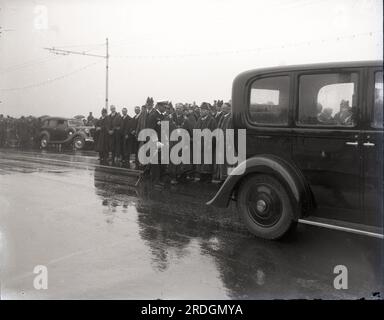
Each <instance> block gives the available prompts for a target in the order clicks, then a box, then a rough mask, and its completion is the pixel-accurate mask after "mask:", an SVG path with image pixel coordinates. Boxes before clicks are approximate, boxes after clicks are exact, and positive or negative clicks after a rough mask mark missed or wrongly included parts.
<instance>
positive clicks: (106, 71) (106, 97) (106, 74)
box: [105, 38, 109, 110]
mask: <svg viewBox="0 0 384 320" xmlns="http://www.w3.org/2000/svg"><path fill="white" fill-rule="evenodd" d="M105 40H106V41H105V48H106V52H105V108H106V109H107V110H108V81H109V78H108V75H109V49H108V38H107V39H105Z"/></svg>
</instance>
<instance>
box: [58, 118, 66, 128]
mask: <svg viewBox="0 0 384 320" xmlns="http://www.w3.org/2000/svg"><path fill="white" fill-rule="evenodd" d="M57 128H59V129H65V128H66V123H65V120H57Z"/></svg>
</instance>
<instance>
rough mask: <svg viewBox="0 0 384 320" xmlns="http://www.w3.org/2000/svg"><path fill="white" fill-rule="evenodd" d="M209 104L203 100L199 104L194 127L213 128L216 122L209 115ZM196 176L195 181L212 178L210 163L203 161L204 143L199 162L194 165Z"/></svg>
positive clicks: (213, 143)
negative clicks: (198, 114) (197, 117)
mask: <svg viewBox="0 0 384 320" xmlns="http://www.w3.org/2000/svg"><path fill="white" fill-rule="evenodd" d="M210 107H211V105H210V104H209V103H207V102H203V103H202V104H201V106H200V118H199V120H197V123H196V127H195V129H200V130H204V129H208V130H211V131H213V130H215V129H216V128H217V124H216V121H215V119H214V118H213V117H212V116H211V115H210V109H211V108H210ZM214 145H215V141H214V139H213V140H212V153H213V155H214V152H215V148H214ZM212 159H213V157H212ZM196 173H197V175H196V178H195V181H199V180H200V181H211V180H212V164H205V163H204V143H202V144H201V164H198V165H196Z"/></svg>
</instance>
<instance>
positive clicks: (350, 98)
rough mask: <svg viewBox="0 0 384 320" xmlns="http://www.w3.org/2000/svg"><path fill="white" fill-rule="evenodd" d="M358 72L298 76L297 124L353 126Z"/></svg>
mask: <svg viewBox="0 0 384 320" xmlns="http://www.w3.org/2000/svg"><path fill="white" fill-rule="evenodd" d="M357 79H358V74H357V73H351V72H346V73H328V74H313V75H302V76H300V78H299V112H298V121H297V123H298V124H301V125H318V126H343V127H345V126H347V127H348V126H354V125H355V116H356V109H357V105H356V104H357Z"/></svg>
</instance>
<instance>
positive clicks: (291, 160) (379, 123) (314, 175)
mask: <svg viewBox="0 0 384 320" xmlns="http://www.w3.org/2000/svg"><path fill="white" fill-rule="evenodd" d="M232 102H233V106H232V111H233V125H234V128H236V129H246V130H247V136H246V143H247V145H246V150H247V160H246V161H245V162H243V163H242V164H240V165H239V167H240V166H243V167H244V166H245V173H244V174H241V175H236V174H233V175H230V176H229V177H228V178H227V179H226V181H225V182H224V184H223V185H222V186H221V188H220V190H219V191H218V193H217V194H216V196H215V197H214V198H213V199H212V200H211V201H210V202H209V204H211V205H214V206H217V207H226V206H228V205H229V202H230V201H231V200H234V201H236V202H237V207H238V210H239V213H240V215H241V216H242V218H243V220H244V222H245V224H246V225H247V227H248V229H249V230H250V231H251V232H252V233H253V234H255V235H257V236H259V237H263V238H267V239H276V238H280V237H281V236H283V235H284V234H285V233H286V232H288V231H289V230H290V229H291V228H292V227H294V226H295V225H296V224H297V222H298V221H299V220H301V219H302V221H303V222H306V223H310V224H313V225H319V226H327V227H334V228H336V229H343V230H347V231H351V230H355V231H361V232H365V233H369V234H373V233H374V234H377V235H378V236H380V235H381V236H382V230H383V229H382V228H383V61H365V62H345V63H326V64H317V65H301V66H284V67H276V68H267V69H260V70H253V71H248V72H244V73H242V74H240V75H239V76H238V77H237V78H236V79H235V80H234V83H233V89H232ZM237 171H238V172H243V171H241V170H237ZM234 172H236V168H235V169H234ZM303 219H304V220H303Z"/></svg>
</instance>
